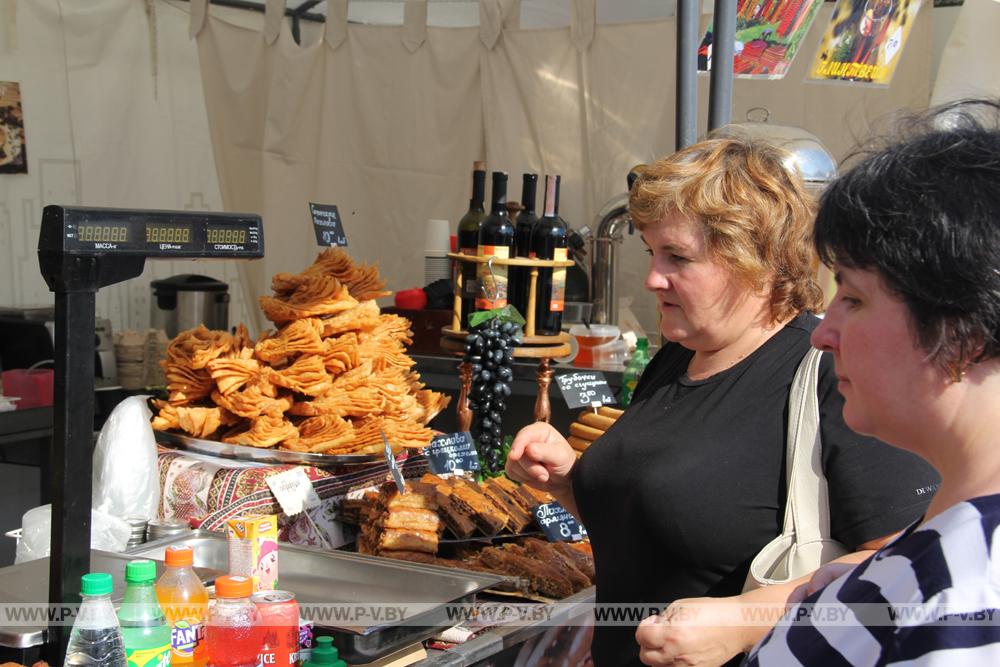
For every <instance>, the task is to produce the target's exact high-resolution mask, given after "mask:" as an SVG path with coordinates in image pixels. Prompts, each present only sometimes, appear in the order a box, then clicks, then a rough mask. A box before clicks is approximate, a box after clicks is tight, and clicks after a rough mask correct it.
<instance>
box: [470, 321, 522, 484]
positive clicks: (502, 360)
mask: <svg viewBox="0 0 1000 667" xmlns="http://www.w3.org/2000/svg"><path fill="white" fill-rule="evenodd" d="M520 342H521V327H520V326H519V325H517V324H515V323H514V322H507V321H501V320H500V318H498V317H493V318H491V319H488V320H486V321H485V322H483V323H481V324H479V325H478V326H476V327H473V328H472V333H470V334H469V335H468V336H467V337H466V339H465V361H467V362H468V363H469V364H471V366H472V390H471V391H470V392H469V407H470V408H472V414H473V416H472V431H471V432H472V439H473V440H474V441H475V443H476V451H477V452H478V453H479V460H480V462H481V463H482V465H483V468H484V469H485V471H486V473H487V474H490V475H497V474H499V473H500V472H501V471H502V470H503V466H504V464H505V461H504V437H503V429H502V426H501V425H502V423H503V413H504V412H505V411H506V410H507V403H506V398H507V397H508V396H510V383H511V382H512V381H513V380H514V371H513V369H512V368H511V364H512V363H513V362H514V348H515V347H517V345H518V343H520Z"/></svg>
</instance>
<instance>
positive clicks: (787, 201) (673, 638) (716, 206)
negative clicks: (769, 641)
mask: <svg viewBox="0 0 1000 667" xmlns="http://www.w3.org/2000/svg"><path fill="white" fill-rule="evenodd" d="M788 157H789V156H788V155H787V154H786V153H785V152H783V151H781V150H779V149H777V148H774V147H772V146H770V145H767V144H763V143H759V142H757V141H754V140H751V139H732V138H725V139H723V138H716V139H708V140H706V141H702V142H700V143H698V144H695V145H693V146H691V147H689V148H687V149H684V150H682V151H680V152H678V153H675V154H674V155H671V156H670V157H668V158H665V159H663V160H659V161H657V162H655V163H653V164H652V165H650V166H649V167H648V168H647V169H646V171H645V172H644V173H643V174H642V175H641V176H640V177H639V178H638V179H637V180H636V182H635V183H634V184H633V186H632V189H631V193H630V200H629V212H630V214H631V216H632V219H633V220H634V221H635V223H636V226H637V228H638V230H639V232H640V234H641V237H642V241H643V243H644V244H645V245H646V247H647V251H648V253H649V255H650V267H649V272H648V274H647V277H646V280H645V286H646V289H648V290H649V291H650V292H651V293H652V294H653V295H654V296H655V298H656V300H657V303H658V306H659V312H660V316H661V321H660V331H661V333H662V334H663V337H664V338H665V339H666V341H667V342H666V344H664V346H663V347H662V349H661V350H660V351H659V352H658V353H657V355H656V356H655V357H654V359H653V361H652V362H651V363H650V365H649V366H648V367H647V369H646V371H645V372H644V374H643V376H642V378H641V381H640V383H639V385H638V386H637V387H636V391H635V394H634V397H633V400H632V403H631V405H629V407H628V409H627V410H626V411H625V413H624V415H623V416H622V417H621V418H620V419H619V420H618V421H617V423H616V424H615V425H614V426H613V427H612V428H610V429H609V430H608V431H607V433H606V434H605V435H604V436H603V437H602V438H601V439H599V440H598V441H597V442H595V443H594V444H593V445H592V446H591V447H590V448H589V449H588V450H587V451H586V453H585V454H584V455H583V456H582V457H581V458H580V460H579V461H577V459H576V457H575V454H574V452H573V449H572V448H571V447H570V446H569V445H568V444H567V443H566V440H565V439H564V438H563V437H562V436H561V435H559V433H557V432H556V431H555V430H554V429H553V428H552V427H550V426H549V425H548V424H543V423H536V424H532V425H530V426H528V427H526V428H524V429H522V430H521V432H520V433H518V435H517V437H516V438H515V440H514V443H513V445H512V448H511V452H510V455H509V458H508V463H507V471H508V474H509V475H510V476H511V477H512V478H514V479H517V480H521V481H524V482H526V483H528V484H531V485H533V486H536V487H538V488H542V489H545V490H547V491H549V492H550V493H552V494H553V495H555V496H556V498H557V499H558V500H559V501H560V502H561V503H562V504H564V505H565V506H566V507H567V508H568V509H569V510H570V511H572V512H573V513H574V514H575V515H576V516H578V517H579V518H581V519H582V521H583V523H584V525H585V526H586V527H587V530H588V532H589V534H590V537H591V542H592V545H593V550H594V558H595V562H596V570H597V602H598V604H599V608H601V607H603V606H605V605H612V604H614V605H622V604H624V605H626V606H634V607H633V609H634V611H633V613H636V612H639V611H641V610H643V609H647V610H648V609H654V610H658V609H662V608H663V607H664V606H666V605H674V608H676V606H677V605H684V604H688V603H697V602H698V600H697V599H701V598H707V599H710V601H726V602H729V603H733V604H729V605H727V608H729V609H738V608H739V606H740V605H742V604H751V603H754V602H766V601H772V600H773V601H779V602H783V601H784V600H785V599H786V598H787V596H788V594H789V592H790V590H791V587H790V586H783V587H774V588H775V590H768V589H761V590H757V591H752V592H749V593H745V594H741V590H742V588H743V584H744V581H745V579H746V576H747V571H748V568H749V563H750V560H751V559H752V557H753V556H754V555H755V554H756V553H757V552H758V551H759V550H760V549H761V548H762V547H763V546H764V545H765V544H766V543H768V542H769V541H771V540H772V539H773V538H775V537H776V536H777V535H778V534H779V533H780V532H781V525H782V518H783V517H782V514H783V512H784V507H785V487H786V485H785V460H784V459H785V457H784V452H785V436H786V424H787V404H788V395H789V388H790V386H791V382H792V377H793V375H794V373H795V370H796V368H797V367H798V365H799V363H800V362H801V361H802V358H803V356H804V355H805V353H806V352H807V351H808V350H809V336H810V334H811V333H812V331H813V329H814V328H815V327H816V324H817V322H818V320H817V318H816V317H815V316H814V315H812V314H811V313H812V312H815V311H817V310H819V308H820V307H821V300H822V294H821V291H820V289H819V287H818V285H817V284H816V281H815V279H814V277H813V276H814V268H815V266H816V265H817V261H816V258H815V253H814V252H813V250H812V248H811V244H810V236H811V222H812V214H813V206H812V200H811V198H810V196H809V194H808V193H807V192H806V191H805V188H804V186H803V184H802V181H801V179H800V178H799V177H798V176H797V175H796V174H794V173H792V172H789V171H788V170H787V169H786V167H785V164H786V161H787V159H788ZM826 356H828V355H826ZM830 362H831V360H830V359H829V358H825V359H824V360H823V363H822V365H821V372H820V380H819V388H818V392H819V404H820V414H821V436H822V441H823V465H824V472H825V474H826V477H827V480H828V484H829V496H830V506H831V528H832V533H833V537H834V538H835V539H837V540H839V541H840V542H842V543H843V544H844V545H846V546H847V547H848V548H849V549H852V550H857V553H856V554H850V555H849V556H848V557H847V558H848V559H853V560H855V561H857V560H860V559H862V558H863V557H864V555H865V554H866V553H868V551H867V550H870V549H872V548H875V547H877V546H880V545H881V544H882V543H884V541H885V540H887V539H888V538H889V537H890V536H891V535H892V534H894V533H895V532H897V531H899V530H901V529H902V528H903V527H905V526H906V525H907V524H908V523H909V522H911V521H913V520H914V519H915V518H916V517H918V516H920V514H921V513H922V512H923V511H924V508H925V506H926V501H927V495H921V491H920V490H922V489H926V488H927V487H932V486H933V485H934V484H935V483H936V476H935V475H934V473H933V471H932V470H931V469H930V468H929V467H927V466H926V465H925V464H923V463H922V462H921V461H919V460H918V459H917V458H916V457H913V456H911V455H909V454H906V453H903V452H898V451H895V450H893V449H892V448H890V447H887V446H885V445H883V444H881V443H879V442H877V441H874V440H871V439H868V438H864V437H861V436H858V435H856V434H854V433H852V432H851V431H850V430H849V429H848V428H847V427H846V426H845V425H844V422H843V419H842V418H841V407H842V404H843V400H842V398H841V396H840V394H839V393H838V392H837V390H836V378H835V377H834V375H833V373H832V368H831V365H832V364H831V363H830ZM692 598H697V599H696V600H692ZM601 613H602V614H603V612H601ZM647 613H648V612H647ZM619 618H621V617H619ZM672 618H673V616H671V615H670V614H667V615H665V616H663V617H662V618H661V621H664V622H660V623H657V624H655V627H653V628H652V629H651V631H650V632H649V633H648V635H647V636H645V637H641V639H642V652H641V654H640V645H639V644H637V643H636V636H635V632H636V626H637V624H638V621H639V620H640V619H639V618H635V617H633V618H632V620H631V621H624V620H619V621H617V622H615V621H611V620H608V619H606V618H604V617H602V618H598V619H597V623H596V626H597V627H596V628H595V636H594V643H593V648H592V655H593V658H594V661H595V664H597V665H598V666H599V667H604V666H606V665H626V664H629V665H631V664H638V662H639V660H640V657H641V659H642V660H644V661H647V662H649V663H669V662H671V661H675V660H676V661H678V662H679V664H706V665H708V664H712V665H719V664H722V663H725V662H726V661H728V660H730V659H732V658H734V656H737V655H738V654H739V653H741V652H742V651H745V650H746V649H748V648H749V647H750V646H752V644H753V643H754V642H755V641H757V640H758V639H759V638H760V637H761V636H762V635H763V634H764V632H765V631H766V630H767V627H763V626H761V624H759V623H758V624H757V625H756V626H750V627H742V626H738V625H737V624H735V623H733V622H732V619H730V620H726V619H721V618H720V619H717V620H718V621H719V622H718V623H717V624H716V625H717V626H718V627H707V626H706V625H704V624H701V625H697V624H686V625H681V624H677V623H673V622H672V620H671V619H672Z"/></svg>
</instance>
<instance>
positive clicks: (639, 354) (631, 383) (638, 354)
mask: <svg viewBox="0 0 1000 667" xmlns="http://www.w3.org/2000/svg"><path fill="white" fill-rule="evenodd" d="M648 363H649V341H648V340H646V339H645V338H640V339H639V340H638V341H636V344H635V352H633V353H632V358H631V359H629V360H628V363H627V364H625V372H624V373H622V400H621V404H622V406H623V407H624V406H626V405H628V404H629V403H631V402H632V394H633V393H634V392H635V386H636V385H637V384H638V383H639V377H640V376H641V375H642V372H643V371H644V370H646V364H648Z"/></svg>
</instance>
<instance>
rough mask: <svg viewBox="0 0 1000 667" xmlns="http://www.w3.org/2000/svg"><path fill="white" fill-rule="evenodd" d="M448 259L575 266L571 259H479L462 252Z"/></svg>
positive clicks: (528, 264)
mask: <svg viewBox="0 0 1000 667" xmlns="http://www.w3.org/2000/svg"><path fill="white" fill-rule="evenodd" d="M448 257H449V258H451V259H457V260H458V261H460V262H473V263H475V264H486V263H488V262H489V261H490V260H491V259H492V260H493V263H494V264H499V265H500V266H534V267H537V268H557V267H567V266H573V264H575V262H574V261H573V260H571V259H528V258H526V257H512V258H510V259H501V258H499V257H477V256H475V255H466V254H465V253H462V252H449V253H448Z"/></svg>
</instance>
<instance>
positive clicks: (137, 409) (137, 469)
mask: <svg viewBox="0 0 1000 667" xmlns="http://www.w3.org/2000/svg"><path fill="white" fill-rule="evenodd" d="M146 398H148V397H146V396H130V397H129V398H126V399H125V400H124V401H122V402H121V403H119V404H118V405H117V407H115V409H114V410H113V411H112V412H111V416H110V417H108V420H107V421H106V422H105V423H104V428H102V429H101V435H100V436H99V437H98V438H97V447H96V449H94V495H93V499H94V504H93V508H94V510H96V511H99V512H104V513H106V514H111V515H114V516H116V517H119V518H121V519H129V518H132V517H141V518H143V519H146V520H147V521H149V520H150V519H155V518H157V513H158V508H159V505H160V474H159V469H158V466H157V457H156V439H155V438H154V437H153V427H152V426H150V425H149V420H150V419H151V418H152V416H153V415H152V413H151V412H150V411H149V408H148V407H146Z"/></svg>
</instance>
